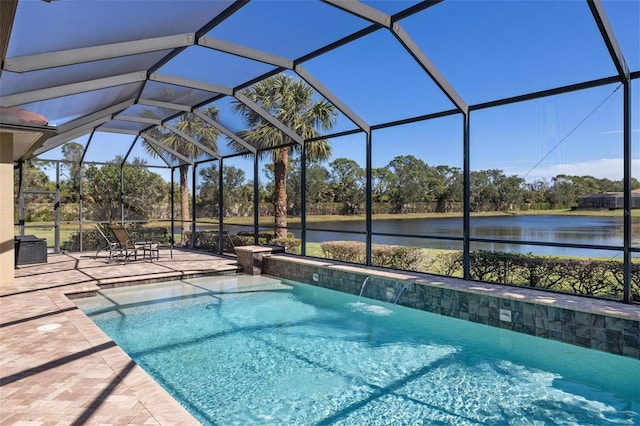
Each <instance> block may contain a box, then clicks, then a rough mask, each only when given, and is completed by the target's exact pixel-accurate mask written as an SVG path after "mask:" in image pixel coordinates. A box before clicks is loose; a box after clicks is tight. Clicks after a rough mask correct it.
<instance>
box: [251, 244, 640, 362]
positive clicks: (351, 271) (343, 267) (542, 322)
mask: <svg viewBox="0 0 640 426" xmlns="http://www.w3.org/2000/svg"><path fill="white" fill-rule="evenodd" d="M263 272H264V273H265V274H268V275H271V276H275V277H279V278H284V279H290V280H293V281H298V282H303V283H307V284H311V285H316V286H320V287H325V288H331V289H334V290H338V291H343V292H346V293H350V294H356V295H357V294H359V292H360V289H361V287H362V283H363V281H364V279H365V278H366V277H376V278H378V281H381V282H382V285H385V283H386V284H393V283H397V282H402V283H404V284H405V285H406V287H405V290H404V291H403V292H402V294H401V295H400V297H399V299H398V300H397V303H398V304H400V305H403V306H407V307H410V308H415V309H421V310H425V311H428V312H433V313H437V314H441V315H446V316H450V317H454V318H459V319H463V320H467V321H472V322H477V323H482V324H486V325H490V326H494V327H499V328H503V329H510V330H512V331H516V332H520V333H525V334H529V335H534V336H537V337H542V338H547V339H552V340H557V341H561V342H563V343H568V344H572V345H577V346H580V347H584V348H589V349H595V350H600V351H604V352H609V353H612V354H616V355H621V356H626V357H630V358H634V359H640V305H636V304H624V303H622V302H616V301H609V300H603V299H597V298H591V297H584V296H577V295H572V294H564V293H553V292H549V291H542V290H539V289H534V288H529V287H515V286H506V285H499V284H491V283H485V282H477V281H466V280H463V279H460V278H453V277H443V276H437V275H431V274H424V273H414V272H401V271H392V270H387V269H383V268H375V267H368V266H367V267H365V266H360V265H353V264H346V263H342V262H337V261H332V260H325V259H309V258H301V257H299V256H292V255H287V254H274V255H270V256H266V257H264V258H263ZM381 300H384V299H381Z"/></svg>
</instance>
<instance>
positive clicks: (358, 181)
mask: <svg viewBox="0 0 640 426" xmlns="http://www.w3.org/2000/svg"><path fill="white" fill-rule="evenodd" d="M329 166H330V167H331V179H330V182H331V189H332V190H333V194H334V201H335V202H338V203H342V209H341V210H340V214H357V213H358V210H359V206H360V204H361V203H363V202H364V184H365V183H364V178H365V172H364V170H363V169H362V167H360V165H359V164H358V163H357V162H356V161H354V160H350V159H348V158H337V159H336V160H334V161H333V162H331V163H329Z"/></svg>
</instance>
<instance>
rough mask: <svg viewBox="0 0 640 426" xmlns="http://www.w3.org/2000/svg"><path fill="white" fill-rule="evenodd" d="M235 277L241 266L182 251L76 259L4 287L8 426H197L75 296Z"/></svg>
mask: <svg viewBox="0 0 640 426" xmlns="http://www.w3.org/2000/svg"><path fill="white" fill-rule="evenodd" d="M236 270H237V266H236V261H235V259H230V258H223V257H218V256H213V255H209V254H206V253H201V252H194V251H187V250H176V249H174V250H173V257H171V256H170V253H169V251H168V250H167V251H164V250H162V251H161V255H160V260H159V261H154V262H150V261H148V260H147V261H140V260H138V261H134V262H130V263H127V264H126V265H125V264H122V263H111V264H108V263H107V262H106V258H98V259H94V258H93V257H92V254H91V253H73V254H50V255H49V257H48V263H46V264H36V265H24V266H20V267H19V268H18V269H16V271H15V277H16V279H15V283H14V284H13V285H11V286H0V424H2V425H80V424H103V425H116V424H117V425H125V424H126V425H154V424H156V425H157V424H160V425H191V424H198V422H197V421H196V420H195V419H194V418H193V417H192V416H191V415H190V414H189V413H188V412H187V411H186V410H185V409H184V408H183V407H182V406H181V405H180V404H178V403H177V402H176V401H175V400H174V399H173V398H172V397H171V396H170V395H169V394H168V393H167V392H166V391H165V390H164V389H163V388H162V387H160V385H158V384H157V383H155V382H154V381H153V380H152V379H151V378H150V377H149V376H148V375H147V374H146V373H145V372H144V371H143V370H142V369H141V368H140V367H138V366H137V365H136V364H135V363H134V362H133V361H132V360H131V359H130V358H129V357H128V356H127V355H126V354H125V353H124V352H123V351H122V350H121V349H120V348H119V347H118V346H116V345H115V344H114V343H113V342H112V341H111V340H110V339H109V337H107V336H106V335H105V334H104V333H103V332H102V331H101V330H100V329H99V328H98V327H97V326H96V325H95V324H94V323H93V322H92V321H91V320H90V319H88V318H87V317H86V316H85V315H84V314H83V313H82V312H81V311H80V310H79V309H77V308H76V307H75V305H74V304H73V303H72V302H71V301H70V300H69V299H68V298H67V296H66V294H69V293H76V292H83V291H92V290H97V289H98V288H99V287H98V284H105V283H107V284H108V283H117V282H122V281H131V280H143V281H145V280H147V281H149V280H158V279H172V278H174V279H178V278H180V277H184V276H190V275H199V274H214V273H224V272H229V271H236Z"/></svg>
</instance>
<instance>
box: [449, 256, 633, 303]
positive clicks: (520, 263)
mask: <svg viewBox="0 0 640 426" xmlns="http://www.w3.org/2000/svg"><path fill="white" fill-rule="evenodd" d="M469 257H470V259H469V260H470V268H469V273H470V275H471V279H473V280H478V281H486V282H495V283H504V284H513V285H520V286H526V287H533V288H543V289H547V290H554V291H560V292H569V293H576V294H582V295H588V296H598V297H609V298H616V299H620V298H622V293H623V276H624V270H623V268H624V266H623V263H622V262H621V261H618V260H597V259H566V258H558V257H541V256H536V255H533V254H531V253H527V254H522V253H505V252H496V251H486V250H476V251H472V252H471V253H470V254H469ZM437 263H438V265H439V270H438V271H437V272H439V273H441V274H443V275H453V276H455V275H461V274H462V253H461V252H454V253H445V254H442V255H440V256H439V258H438V262H437ZM631 268H632V273H631V298H632V300H633V301H640V264H638V263H633V264H632V265H631Z"/></svg>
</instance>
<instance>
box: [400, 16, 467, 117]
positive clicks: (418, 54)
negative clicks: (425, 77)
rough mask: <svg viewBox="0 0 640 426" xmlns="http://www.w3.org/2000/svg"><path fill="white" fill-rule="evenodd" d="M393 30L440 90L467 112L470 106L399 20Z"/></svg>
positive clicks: (461, 109) (457, 106)
mask: <svg viewBox="0 0 640 426" xmlns="http://www.w3.org/2000/svg"><path fill="white" fill-rule="evenodd" d="M391 32H392V33H393V34H394V35H395V36H396V38H397V39H398V41H399V42H400V44H402V46H404V48H405V49H406V50H407V52H409V54H410V55H411V56H412V57H413V58H414V59H415V60H416V62H418V64H419V65H420V66H421V67H422V69H423V70H424V71H425V72H426V73H427V74H429V77H431V79H432V80H433V81H434V82H435V83H436V84H437V85H438V87H439V88H440V90H442V92H443V93H444V94H445V95H446V96H447V97H448V98H449V100H450V101H451V102H452V103H453V104H454V105H455V106H456V108H458V109H459V110H460V112H462V113H463V114H467V113H468V112H469V106H468V105H467V103H466V102H465V101H464V100H463V99H462V97H461V96H460V95H459V94H458V92H456V91H455V89H454V88H453V86H451V84H449V82H448V81H447V80H446V79H445V78H444V76H443V75H442V74H441V73H440V71H439V70H438V69H437V68H436V66H435V65H434V64H433V62H431V61H430V60H429V58H428V57H427V55H425V54H424V52H423V51H422V50H421V49H420V47H418V45H417V44H416V42H415V41H413V39H412V38H411V37H409V34H407V32H406V31H405V30H404V28H402V26H401V25H400V24H399V23H398V22H394V24H393V26H392V28H391Z"/></svg>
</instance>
